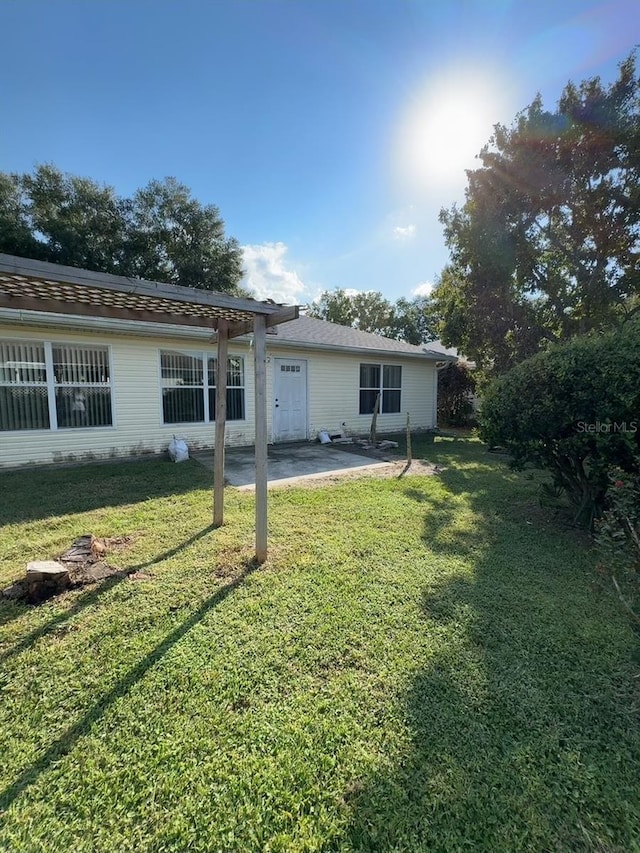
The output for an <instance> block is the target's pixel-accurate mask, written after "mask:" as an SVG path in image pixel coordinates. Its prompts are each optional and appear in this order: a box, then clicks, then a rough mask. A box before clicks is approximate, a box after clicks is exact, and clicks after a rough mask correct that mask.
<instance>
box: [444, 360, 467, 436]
mask: <svg viewBox="0 0 640 853" xmlns="http://www.w3.org/2000/svg"><path fill="white" fill-rule="evenodd" d="M475 390H476V381H475V377H474V375H473V372H472V371H471V370H470V369H469V367H468V366H467V365H466V364H465V363H464V362H461V361H459V362H456V363H453V364H448V365H447V366H446V367H443V368H441V369H440V370H439V371H438V424H440V425H442V426H445V425H446V426H453V427H461V426H467V425H468V424H469V422H470V419H471V415H472V414H473V395H474V393H475Z"/></svg>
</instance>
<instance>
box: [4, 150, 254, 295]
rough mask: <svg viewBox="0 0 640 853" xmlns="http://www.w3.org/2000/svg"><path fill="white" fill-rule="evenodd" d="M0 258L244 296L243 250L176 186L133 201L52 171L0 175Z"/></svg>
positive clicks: (168, 184)
mask: <svg viewBox="0 0 640 853" xmlns="http://www.w3.org/2000/svg"><path fill="white" fill-rule="evenodd" d="M0 251H3V252H8V253H10V254H16V255H21V256H24V257H35V258H38V259H41V260H46V261H52V262H54V263H62V264H68V265H70V266H76V267H83V268H86V269H91V270H96V271H98V272H107V273H116V274H120V275H126V276H133V277H139V278H148V279H154V280H159V281H164V282H169V283H173V284H181V285H186V286H190V287H201V288H204V289H207V290H222V291H227V292H229V293H241V292H242V291H241V289H240V288H239V281H240V279H241V277H242V256H241V250H240V246H239V245H238V243H237V241H236V240H234V239H233V238H228V237H226V236H225V233H224V222H223V221H222V219H221V217H220V213H219V211H218V209H217V208H216V207H215V206H213V205H202V204H201V203H200V202H199V201H197V200H196V199H194V198H193V197H192V196H191V192H190V190H189V189H188V188H187V187H186V186H184V184H181V183H179V182H178V181H176V180H175V178H166V179H165V180H164V181H156V180H154V181H151V182H150V183H149V184H148V185H147V186H146V187H143V188H142V189H139V190H138V191H137V192H136V193H135V194H134V196H133V198H124V197H120V196H118V195H116V193H115V191H114V189H113V188H112V187H109V186H104V185H101V184H98V183H96V182H95V181H93V180H91V179H89V178H81V177H77V176H75V175H67V174H64V173H63V172H61V171H60V170H59V169H58V168H56V167H55V166H52V165H42V166H38V167H37V168H36V169H35V170H34V172H33V174H31V175H8V174H4V173H0Z"/></svg>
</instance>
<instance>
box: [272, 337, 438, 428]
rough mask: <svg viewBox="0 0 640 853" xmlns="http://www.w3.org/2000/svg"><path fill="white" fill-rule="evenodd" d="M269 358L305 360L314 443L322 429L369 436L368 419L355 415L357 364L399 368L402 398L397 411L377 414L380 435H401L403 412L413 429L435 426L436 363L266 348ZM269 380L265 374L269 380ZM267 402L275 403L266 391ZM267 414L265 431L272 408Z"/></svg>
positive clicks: (367, 417)
mask: <svg viewBox="0 0 640 853" xmlns="http://www.w3.org/2000/svg"><path fill="white" fill-rule="evenodd" d="M269 355H270V356H272V357H277V358H304V359H306V360H307V375H308V410H309V438H315V436H316V435H317V433H318V431H319V430H320V429H328V430H329V432H332V433H333V432H339V431H340V428H341V425H342V423H343V422H344V423H345V424H346V429H347V432H349V433H353V434H367V433H368V432H369V428H370V427H371V415H361V414H359V409H360V364H361V363H363V362H366V363H367V364H399V365H402V394H401V399H400V412H398V413H397V414H380V415H378V432H380V433H383V432H400V431H401V430H403V429H404V428H405V426H406V423H407V411H408V412H409V413H410V416H411V426H412V429H425V428H428V427H432V426H435V422H434V414H433V413H434V397H433V395H434V380H433V377H434V375H435V373H436V370H435V363H434V362H432V361H427V360H424V361H422V360H421V359H416V358H405V359H403V358H399V357H397V356H385V357H384V358H382V357H380V356H376V355H373V354H372V355H368V354H361V353H358V354H354V355H350V354H347V353H345V354H342V353H334V352H321V351H314V350H303V349H299V350H298V349H295V350H294V349H290V348H287V349H284V348H281V349H278V348H277V347H274V348H273V349H271V348H270V349H269ZM271 376H272V373H271V371H269V377H271ZM267 399H268V400H271V401H272V400H273V393H272V388H271V387H269V388H268V397H267ZM269 408H270V411H269V419H270V420H269V428H270V429H271V418H272V416H273V405H271V406H270V407H269Z"/></svg>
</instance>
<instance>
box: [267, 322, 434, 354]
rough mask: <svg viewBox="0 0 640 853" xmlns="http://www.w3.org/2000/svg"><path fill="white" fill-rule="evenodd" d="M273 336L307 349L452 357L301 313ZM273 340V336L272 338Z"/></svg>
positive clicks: (423, 346)
mask: <svg viewBox="0 0 640 853" xmlns="http://www.w3.org/2000/svg"><path fill="white" fill-rule="evenodd" d="M274 331H275V334H274V337H276V338H277V340H278V343H279V344H280V343H282V344H286V345H290V346H294V345H295V344H299V345H300V346H303V347H305V348H306V349H308V348H312V349H332V350H344V351H349V352H353V350H359V351H361V352H367V351H370V352H371V353H378V354H381V355H385V354H386V355H400V356H407V355H408V356H413V357H414V358H426V359H434V360H437V361H448V360H451V356H449V355H447V354H446V353H444V352H442V351H441V350H440V351H439V350H437V349H429V345H428V344H425V345H420V346H414V345H413V344H407V343H405V342H404V341H395V340H392V339H391V338H384V337H382V335H374V334H372V333H371V332H361V331H360V330H359V329H353V328H351V327H350V326H339V325H337V324H336V323H328V322H326V321H325V320H316V319H315V318H314V317H307V316H306V315H301V316H300V317H298V319H297V320H291V321H289V322H286V323H281V324H280V325H279V326H278V327H277V329H276V330H274ZM269 337H270V338H272V336H271V335H270V336H269ZM272 340H273V338H272Z"/></svg>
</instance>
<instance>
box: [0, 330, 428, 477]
mask: <svg viewBox="0 0 640 853" xmlns="http://www.w3.org/2000/svg"><path fill="white" fill-rule="evenodd" d="M0 339H2V340H9V341H11V340H15V341H19V340H28V341H45V340H47V341H52V342H54V343H55V342H64V343H67V344H80V345H82V344H86V345H93V346H96V345H98V346H106V347H108V348H109V352H110V360H111V381H112V386H113V395H112V400H113V426H110V427H89V428H87V427H79V428H70V429H58V430H24V431H19V432H0V467H4V468H6V467H14V466H19V465H36V464H47V463H55V462H72V461H83V460H86V461H89V460H91V459H99V458H118V457H123V456H125V457H126V456H139V455H145V454H155V453H161V452H164V451H166V449H167V447H168V444H169V441H170V440H171V438H172V436H173V435H176V436H177V437H179V438H184V439H185V440H186V442H187V444H188V445H189V447H191V448H192V449H194V448H198V447H202V448H204V447H212V446H213V443H214V436H215V423H213V422H211V423H207V424H205V423H202V424H194V423H189V424H174V425H165V424H163V421H162V390H161V383H160V355H159V353H160V350H162V349H167V350H181V351H185V352H189V351H191V352H198V353H200V352H206V353H211V354H213V355H215V354H216V348H215V345H210V344H208V343H207V342H206V341H203V339H202V338H200V339H195V338H194V339H193V340H192V339H180V340H177V339H175V338H174V337H163V336H162V335H158V337H147V336H145V337H143V336H137V335H133V334H116V333H112V332H110V331H102V330H101V331H100V332H97V331H92V332H89V331H81V330H78V329H56V330H52V329H51V328H50V327H47V328H43V327H42V326H34V327H29V326H24V325H20V326H19V327H18V326H15V325H11V324H10V323H8V322H4V321H0ZM229 355H230V356H234V355H237V356H242V357H243V358H244V378H245V418H244V420H241V421H228V422H227V428H226V443H227V444H228V445H229V446H234V445H236V446H237V445H247V444H251V443H252V442H253V437H254V415H255V411H254V375H253V374H254V371H253V350H252V348H251V347H250V345H249V343H248V341H247V340H243V339H236V340H232V341H230V343H229ZM274 358H285V359H305V360H306V361H307V377H308V378H307V384H308V388H307V408H308V438H310V439H312V438H315V436H316V435H317V433H318V431H319V430H320V429H323V428H326V429H328V430H329V431H330V432H334V431H338V430H339V429H340V427H341V425H342V423H344V424H345V425H346V429H347V431H348V432H351V433H354V434H363V433H365V434H366V433H367V432H368V430H369V427H370V424H371V416H370V415H360V414H359V413H358V410H359V382H360V372H359V371H360V363H361V362H367V363H382V364H400V365H402V399H401V411H400V412H399V413H398V414H380V415H379V416H378V429H379V431H380V432H393V431H400V430H402V429H403V428H404V426H405V423H406V412H407V411H409V412H410V413H411V424H412V427H413V428H426V427H431V426H434V424H435V421H434V410H435V399H434V388H435V383H434V376H435V365H434V363H433V362H430V361H427V360H424V361H423V360H421V359H415V358H414V359H411V358H409V359H403V358H402V357H398V356H395V355H394V356H387V357H384V358H382V357H380V356H378V355H376V354H364V353H354V354H353V355H352V354H347V353H339V352H333V351H318V350H312V349H306V348H303V347H300V348H299V349H294V348H292V347H289V346H286V347H285V346H280V347H279V346H278V345H277V340H272V339H270V338H268V340H267V361H268V363H267V421H268V436H269V441H272V439H273V433H272V425H273V414H274V397H273V360H274Z"/></svg>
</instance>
